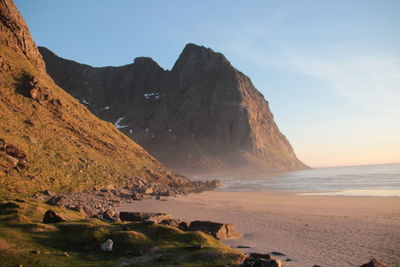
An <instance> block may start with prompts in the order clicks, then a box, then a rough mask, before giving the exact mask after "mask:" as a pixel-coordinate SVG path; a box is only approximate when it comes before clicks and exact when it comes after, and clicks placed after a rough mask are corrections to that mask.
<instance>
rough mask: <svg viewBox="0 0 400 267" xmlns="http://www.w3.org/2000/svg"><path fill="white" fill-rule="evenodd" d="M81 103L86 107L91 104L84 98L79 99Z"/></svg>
mask: <svg viewBox="0 0 400 267" xmlns="http://www.w3.org/2000/svg"><path fill="white" fill-rule="evenodd" d="M78 101H79V102H81V103H83V104H85V105H90V103H89V102H87V101H86V99H84V98H83V97H82V98H81V99H78Z"/></svg>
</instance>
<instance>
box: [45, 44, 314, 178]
mask: <svg viewBox="0 0 400 267" xmlns="http://www.w3.org/2000/svg"><path fill="white" fill-rule="evenodd" d="M39 50H40V52H41V53H42V55H43V58H44V60H45V62H46V68H47V71H48V73H49V74H50V75H51V76H52V78H53V79H54V80H55V81H56V83H57V84H58V85H60V86H61V87H63V88H64V89H66V90H67V91H68V92H70V93H71V94H72V95H73V96H74V97H76V98H77V99H78V100H79V101H81V103H83V104H84V105H86V106H87V107H88V108H89V109H90V110H91V111H92V112H93V113H94V114H96V115H97V116H98V117H100V118H102V119H104V120H107V121H110V122H112V123H114V124H115V125H116V126H117V127H118V128H119V130H120V131H122V132H124V133H125V134H126V135H127V136H129V137H130V138H132V139H133V140H135V141H136V142H138V143H139V144H140V145H142V146H143V147H145V148H146V149H147V150H149V152H150V153H151V154H152V155H154V156H156V157H157V158H158V159H159V160H161V162H163V163H164V164H166V166H168V167H170V168H172V169H173V170H176V171H179V172H183V173H191V172H192V173H193V172H202V173H207V172H228V171H230V172H236V173H238V172H241V171H243V172H249V171H257V172H264V173H265V172H277V171H287V170H297V169H305V168H308V167H307V166H306V165H305V164H303V163H302V162H301V161H300V160H298V159H297V157H296V155H295V153H294V151H293V149H292V147H291V145H290V143H289V141H288V140H287V139H286V137H285V136H284V135H283V134H282V133H281V132H280V131H279V129H278V127H277V125H276V124H275V122H274V118H273V115H272V113H271V111H270V109H269V105H268V102H267V101H266V100H265V99H264V96H263V95H262V94H261V93H260V92H259V91H257V89H256V88H255V87H254V86H253V84H252V82H251V80H250V79H249V78H248V77H247V76H245V75H244V74H243V73H241V72H240V71H238V70H237V69H235V68H234V67H233V66H232V65H231V63H230V62H229V61H228V60H227V59H226V58H225V56H224V55H222V54H221V53H216V52H214V51H213V50H212V49H209V48H205V47H203V46H198V45H195V44H188V45H186V47H185V48H184V50H183V52H182V53H181V55H180V56H179V58H178V60H177V61H176V63H175V65H174V66H173V68H172V69H171V70H170V71H169V70H164V69H162V68H161V67H160V66H159V65H158V64H157V63H156V62H155V61H153V60H152V59H151V58H145V57H139V58H136V59H135V60H134V63H133V64H128V65H125V66H121V67H102V68H94V67H91V66H88V65H84V64H79V63H77V62H74V61H71V60H66V59H63V58H60V57H58V56H57V55H55V54H54V53H53V52H51V51H50V50H48V49H46V48H44V47H40V48H39Z"/></svg>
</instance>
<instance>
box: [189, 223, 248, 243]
mask: <svg viewBox="0 0 400 267" xmlns="http://www.w3.org/2000/svg"><path fill="white" fill-rule="evenodd" d="M188 230H189V231H202V232H204V233H206V234H209V235H212V236H214V237H215V238H217V239H220V240H223V239H228V238H238V237H241V236H242V234H240V233H238V232H236V227H235V226H234V225H233V224H223V223H216V222H210V221H193V222H191V223H190V225H189V229H188Z"/></svg>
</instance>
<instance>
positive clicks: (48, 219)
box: [43, 210, 67, 223]
mask: <svg viewBox="0 0 400 267" xmlns="http://www.w3.org/2000/svg"><path fill="white" fill-rule="evenodd" d="M66 221H67V220H66V219H65V218H64V217H63V216H61V215H60V214H57V213H56V212H55V211H54V210H48V211H46V213H45V214H44V216H43V223H59V222H66Z"/></svg>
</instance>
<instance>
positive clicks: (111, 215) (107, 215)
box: [102, 209, 118, 222]
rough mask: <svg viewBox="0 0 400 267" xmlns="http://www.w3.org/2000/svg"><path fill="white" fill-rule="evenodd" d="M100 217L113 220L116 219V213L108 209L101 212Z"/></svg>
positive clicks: (109, 220) (108, 220)
mask: <svg viewBox="0 0 400 267" xmlns="http://www.w3.org/2000/svg"><path fill="white" fill-rule="evenodd" d="M102 219H103V220H104V221H106V222H114V221H116V220H117V219H118V214H117V213H116V212H115V211H114V210H111V209H108V210H106V211H105V212H103V214H102Z"/></svg>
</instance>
